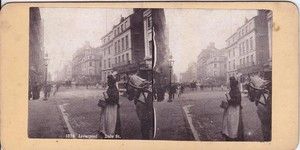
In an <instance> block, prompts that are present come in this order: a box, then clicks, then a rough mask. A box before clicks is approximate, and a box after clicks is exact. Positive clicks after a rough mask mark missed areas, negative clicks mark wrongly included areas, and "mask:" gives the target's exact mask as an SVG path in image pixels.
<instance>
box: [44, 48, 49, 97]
mask: <svg viewBox="0 0 300 150" xmlns="http://www.w3.org/2000/svg"><path fill="white" fill-rule="evenodd" d="M48 59H49V58H48V53H45V57H44V60H45V62H44V63H45V83H44V100H47V92H46V91H47V90H48V89H47V88H48V87H47V80H48V79H47V77H48Z"/></svg>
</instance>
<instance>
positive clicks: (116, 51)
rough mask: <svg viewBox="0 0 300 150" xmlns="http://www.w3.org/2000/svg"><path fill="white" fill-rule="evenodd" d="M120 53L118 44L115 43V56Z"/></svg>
mask: <svg viewBox="0 0 300 150" xmlns="http://www.w3.org/2000/svg"><path fill="white" fill-rule="evenodd" d="M117 53H118V50H117V42H115V54H117Z"/></svg>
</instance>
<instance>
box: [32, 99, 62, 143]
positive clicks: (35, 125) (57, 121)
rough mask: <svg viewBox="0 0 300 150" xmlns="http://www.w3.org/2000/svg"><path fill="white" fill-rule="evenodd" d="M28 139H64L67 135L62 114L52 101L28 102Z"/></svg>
mask: <svg viewBox="0 0 300 150" xmlns="http://www.w3.org/2000/svg"><path fill="white" fill-rule="evenodd" d="M28 104H29V107H28V109H29V110H28V137H29V138H37V137H38V138H64V137H65V136H66V134H67V133H68V130H67V127H66V126H65V124H64V122H63V118H62V114H61V112H60V110H59V109H58V107H57V105H56V102H55V101H54V100H53V99H51V98H50V99H48V100H47V101H43V100H42V98H40V99H39V100H29V102H28Z"/></svg>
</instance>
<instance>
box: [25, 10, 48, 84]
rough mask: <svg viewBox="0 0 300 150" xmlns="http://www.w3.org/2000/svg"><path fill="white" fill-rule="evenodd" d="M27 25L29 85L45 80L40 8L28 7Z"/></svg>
mask: <svg viewBox="0 0 300 150" xmlns="http://www.w3.org/2000/svg"><path fill="white" fill-rule="evenodd" d="M29 17H30V18H29V19H30V25H29V85H30V86H32V84H34V83H35V82H36V83H37V84H43V83H44V82H45V80H46V67H47V66H46V65H47V64H46V61H45V57H46V56H45V50H44V33H43V32H44V31H43V30H44V29H43V21H42V19H41V15H40V10H39V8H37V7H32V8H30V16H29Z"/></svg>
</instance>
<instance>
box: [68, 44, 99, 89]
mask: <svg viewBox="0 0 300 150" xmlns="http://www.w3.org/2000/svg"><path fill="white" fill-rule="evenodd" d="M99 67H100V56H99V53H98V50H97V49H96V48H92V47H91V46H90V44H89V43H88V42H87V43H85V45H84V46H83V47H82V48H80V49H78V50H77V51H76V52H75V53H74V55H73V59H72V80H73V81H75V82H76V83H78V84H96V83H97V82H100V80H101V74H99V73H98V72H97V70H99Z"/></svg>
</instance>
